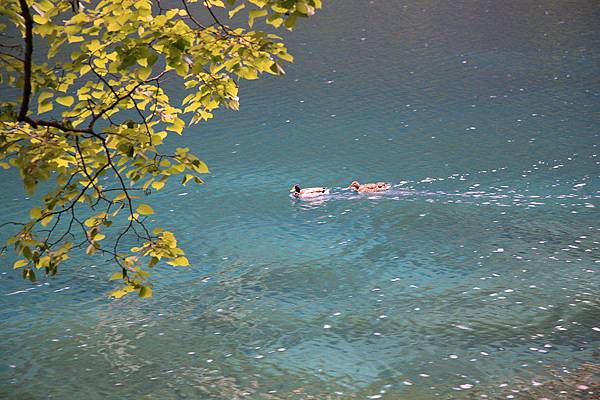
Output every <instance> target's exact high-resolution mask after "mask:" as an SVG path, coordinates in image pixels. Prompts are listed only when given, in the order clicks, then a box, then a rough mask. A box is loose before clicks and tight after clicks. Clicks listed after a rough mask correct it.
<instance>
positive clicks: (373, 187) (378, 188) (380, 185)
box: [348, 181, 392, 193]
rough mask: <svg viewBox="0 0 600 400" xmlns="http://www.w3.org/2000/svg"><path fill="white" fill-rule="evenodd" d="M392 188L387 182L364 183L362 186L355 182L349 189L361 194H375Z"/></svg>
mask: <svg viewBox="0 0 600 400" xmlns="http://www.w3.org/2000/svg"><path fill="white" fill-rule="evenodd" d="M391 187H392V185H390V184H389V183H386V182H376V183H363V184H360V183H359V182H358V181H353V182H352V183H351V184H350V186H348V189H352V190H355V191H357V192H359V193H375V192H385V191H386V190H389V189H390V188H391Z"/></svg>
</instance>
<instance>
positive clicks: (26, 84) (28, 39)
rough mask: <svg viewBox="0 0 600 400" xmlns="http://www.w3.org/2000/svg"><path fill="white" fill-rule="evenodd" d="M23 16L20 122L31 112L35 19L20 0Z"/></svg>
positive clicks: (24, 2)
mask: <svg viewBox="0 0 600 400" xmlns="http://www.w3.org/2000/svg"><path fill="white" fill-rule="evenodd" d="M19 5H20V6H21V15H22V16H23V19H24V22H25V54H24V59H23V99H22V100H21V109H20V111H19V118H18V120H19V121H25V119H26V118H27V111H28V110H29V98H30V97H31V59H32V55H33V18H31V13H30V12H29V6H28V5H27V1H26V0H19Z"/></svg>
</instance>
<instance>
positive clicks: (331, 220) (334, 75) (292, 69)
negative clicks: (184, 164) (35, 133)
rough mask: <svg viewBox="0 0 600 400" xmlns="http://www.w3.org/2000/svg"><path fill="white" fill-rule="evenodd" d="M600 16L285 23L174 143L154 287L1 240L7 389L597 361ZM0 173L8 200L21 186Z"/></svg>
mask: <svg viewBox="0 0 600 400" xmlns="http://www.w3.org/2000/svg"><path fill="white" fill-rule="evenodd" d="M599 21H600V8H598V6H597V3H596V2H594V1H572V2H565V1H541V0H538V1H533V0H511V1H501V2H499V1H468V0H458V1H453V2H434V1H419V2H405V1H392V0H389V1H383V0H376V1H370V2H369V1H342V0H336V1H327V2H326V4H325V9H324V10H323V11H322V12H321V13H320V14H319V15H318V16H316V17H315V18H313V19H311V20H307V21H301V23H300V26H299V28H298V29H297V31H296V32H294V33H293V34H291V35H287V34H286V37H288V39H287V40H288V45H289V47H290V49H291V51H292V53H293V54H294V55H295V56H296V62H295V63H294V64H292V65H288V66H287V68H286V69H287V72H288V74H287V75H286V76H285V77H283V78H266V79H263V80H259V81H256V82H251V83H248V82H245V83H244V84H243V85H242V87H241V94H240V97H241V103H242V109H241V110H240V111H239V112H220V113H218V115H217V118H215V119H214V120H213V121H210V122H209V123H206V124H202V125H199V126H196V127H194V128H191V129H188V130H187V131H186V133H185V135H184V137H183V138H177V139H175V140H177V142H172V143H171V144H172V145H174V146H175V145H176V146H188V147H190V148H191V149H192V150H193V151H194V152H195V153H196V154H198V155H199V156H200V158H202V159H203V160H205V161H206V162H207V164H208V165H209V167H210V169H211V174H210V175H209V176H207V178H206V185H203V186H188V187H185V188H183V187H179V186H177V185H171V186H169V187H167V188H166V190H165V191H164V192H161V193H156V194H152V196H151V200H152V201H153V202H154V203H153V205H155V210H156V211H157V212H160V217H159V218H158V221H156V223H157V225H161V226H164V227H169V228H172V229H174V230H175V231H176V232H177V233H178V237H179V239H180V242H181V244H182V245H183V247H184V249H186V251H187V253H188V255H189V258H190V260H191V262H192V264H193V265H192V266H191V267H189V268H177V269H173V268H168V267H165V268H160V269H159V270H157V271H156V274H155V279H154V283H155V288H154V298H153V299H152V300H141V299H138V298H136V297H130V298H125V299H124V300H121V301H114V300H110V299H107V298H106V293H107V292H108V291H109V290H110V289H111V288H112V286H111V284H110V283H109V282H108V281H107V280H108V277H109V276H110V275H111V274H112V273H113V272H114V271H115V268H114V266H113V265H111V264H110V263H104V262H102V261H101V260H99V259H92V258H87V257H84V256H78V257H74V258H73V259H72V260H71V262H70V265H69V266H64V267H63V269H62V271H61V273H59V275H58V276H57V277H55V278H52V279H43V280H41V281H40V282H39V283H38V284H31V283H29V282H27V281H23V280H21V279H20V277H19V276H18V274H16V273H14V272H13V271H12V267H11V266H12V259H11V257H7V258H4V259H3V260H2V271H1V275H0V306H1V307H0V317H1V318H2V328H1V331H0V343H1V344H0V360H1V361H0V397H2V398H11V399H28V398H46V397H52V398H59V399H64V398H73V399H75V398H83V397H84V396H85V398H87V399H90V400H91V399H108V398H111V399H121V398H147V399H150V398H153V399H181V398H192V399H194V398H195V399H198V398H202V399H236V398H253V399H254V398H256V399H309V398H314V399H326V398H334V399H336V398H340V399H343V398H357V399H361V398H363V399H365V398H385V399H431V398H443V399H450V398H456V399H461V398H472V397H477V398H479V396H480V395H481V394H484V395H487V396H489V397H488V398H506V397H507V396H513V398H529V397H527V396H526V395H524V394H523V392H522V387H523V386H525V387H527V386H536V385H538V383H543V382H544V376H545V375H544V373H545V372H544V371H545V370H546V369H547V368H553V369H555V370H558V371H560V372H561V373H562V374H565V375H568V374H569V373H570V372H572V371H574V370H576V369H577V368H578V367H579V366H580V365H581V364H582V363H586V362H597V361H598V359H599V357H598V351H599V345H600V302H599V298H598V284H599V282H600V281H599V279H598V275H599V273H600V264H599V261H600V258H599V257H598V252H599V247H600V246H599V241H600V232H599V229H600V224H599V222H600V218H599V214H598V207H599V206H600V201H599V199H600V178H599V171H600V168H599V163H600V148H599V145H600V136H599V135H600V130H599V126H600V124H599V123H598V117H599V111H600V24H599V23H598V22H599ZM1 179H2V182H3V189H2V190H1V191H0V201H1V204H2V211H0V219H2V220H6V219H8V218H11V219H15V218H17V217H19V216H21V215H23V210H24V209H25V208H27V207H31V206H32V201H30V200H27V199H26V198H25V195H24V194H23V191H22V189H21V186H20V182H19V181H18V179H17V178H16V176H15V175H14V174H11V173H7V172H2V175H1ZM353 179H358V180H361V181H365V182H368V181H373V180H383V181H388V182H391V183H393V184H394V185H395V187H394V189H393V190H392V191H391V192H389V193H386V194H385V195H381V196H368V195H367V196H365V195H352V194H350V193H349V192H347V191H342V190H341V188H342V187H344V186H347V185H348V184H349V183H350V181H352V180H353ZM294 183H300V184H301V185H303V186H319V185H325V186H331V187H333V188H334V192H335V193H336V194H335V195H332V196H330V197H328V198H326V199H324V200H323V201H313V202H306V201H297V200H293V199H291V198H289V197H288V189H289V188H290V187H291V186H292V185H293V184H294ZM72 270H77V271H78V274H77V276H76V275H75V274H74V273H72V272H73V271H72ZM519 385H520V386H519ZM517 386H518V387H517ZM514 390H520V391H519V392H514ZM572 390H573V393H575V390H576V389H575V388H573V389H572ZM573 393H571V392H569V394H565V396H567V397H565V398H573V397H570V396H574V395H573ZM579 393H580V394H581V393H582V392H581V390H579ZM379 396H381V397H379ZM557 396H558V394H557ZM590 396H594V395H590ZM508 398H511V397H508ZM553 398H554V397H553ZM590 398H592V397H590Z"/></svg>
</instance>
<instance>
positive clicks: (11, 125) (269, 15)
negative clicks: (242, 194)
mask: <svg viewBox="0 0 600 400" xmlns="http://www.w3.org/2000/svg"><path fill="white" fill-rule="evenodd" d="M319 8H321V0H224V1H221V0H204V1H202V0H200V1H197V0H171V1H166V0H162V1H161V0H157V1H156V2H152V1H151V0H94V1H89V0H71V1H69V2H67V1H63V0H3V1H2V5H1V8H0V18H1V19H0V34H1V35H2V36H0V39H1V40H0V42H1V43H2V44H0V65H1V68H0V84H1V85H2V86H3V89H2V91H3V93H13V94H14V98H12V99H11V98H9V99H5V98H3V99H2V101H1V103H0V167H2V168H6V169H8V168H16V169H17V170H18V171H19V173H20V176H21V178H22V180H23V183H24V185H25V188H26V190H27V192H28V193H29V194H30V195H33V194H34V192H35V191H36V188H45V190H48V191H47V192H45V193H43V194H42V195H41V196H40V197H39V198H41V200H40V204H39V206H37V207H35V208H32V209H31V210H30V212H29V220H28V221H25V222H17V221H9V222H7V223H5V224H4V225H3V226H5V227H6V226H7V227H13V228H14V229H15V232H13V234H12V236H11V237H10V238H9V240H8V242H7V244H6V246H5V249H6V248H7V247H9V246H11V247H14V249H15V252H16V253H17V255H18V260H17V261H16V262H15V264H14V268H15V269H21V270H22V275H23V277H24V278H29V279H31V280H32V281H35V280H36V271H38V270H42V271H43V272H45V273H46V274H49V275H54V274H55V273H56V272H57V269H58V267H59V266H60V265H61V264H62V263H63V262H64V261H65V260H67V259H68V258H69V253H70V252H71V251H72V250H73V249H76V248H80V247H84V248H86V252H87V254H89V255H92V254H94V253H97V254H100V255H107V256H109V257H111V258H112V259H113V260H114V262H115V264H116V265H117V266H118V268H119V270H118V271H117V272H116V273H115V274H114V275H113V276H112V278H111V279H113V280H122V281H123V283H124V285H122V286H121V287H119V288H118V289H116V290H114V291H113V292H112V296H114V297H122V296H124V295H126V294H127V293H131V292H137V293H138V294H139V295H140V296H141V297H149V296H151V295H152V289H151V287H152V284H151V283H150V282H149V280H148V277H149V275H150V273H149V269H152V268H153V267H155V266H156V265H157V264H159V263H160V262H166V263H167V264H170V265H173V266H185V265H188V264H189V261H188V259H187V258H186V257H185V255H184V252H183V250H182V249H180V248H179V247H178V244H177V240H176V238H175V236H174V234H173V233H171V232H168V231H164V230H162V229H160V228H155V229H153V230H151V229H150V227H148V226H147V219H148V218H149V216H150V215H152V214H154V210H153V208H152V207H151V206H150V205H148V204H144V203H140V200H138V199H139V198H141V197H142V196H143V193H144V191H147V190H154V191H159V190H161V189H163V188H164V187H165V184H166V183H167V181H169V180H170V179H171V178H175V177H177V179H178V180H180V182H181V184H183V185H186V184H188V183H189V182H192V181H193V182H195V183H198V184H201V183H203V181H202V179H201V177H200V175H201V174H204V173H207V172H208V168H207V166H206V164H205V163H204V162H202V161H201V160H200V159H198V157H196V156H195V155H193V154H191V153H190V151H189V149H187V148H177V149H176V150H175V152H173V153H170V154H165V153H163V152H161V145H162V144H163V142H164V141H165V140H166V139H167V136H168V135H169V134H178V135H181V134H182V133H183V130H184V128H185V126H186V124H187V125H191V124H196V123H199V122H201V121H204V120H208V119H209V118H212V117H213V111H214V110H215V109H217V108H218V107H221V106H223V107H227V108H231V109H234V110H237V109H238V107H239V99H238V83H239V81H240V80H243V79H257V78H258V77H259V76H260V75H261V74H264V73H267V74H274V75H280V74H283V73H284V71H283V68H282V66H281V63H282V62H283V61H292V56H291V55H290V54H289V53H288V52H287V50H286V47H285V46H284V44H283V43H282V40H281V38H280V37H278V36H276V35H274V34H270V33H266V32H264V31H253V30H250V29H251V28H252V27H253V25H254V24H255V22H256V21H257V20H262V21H264V22H265V23H266V24H269V25H271V26H273V27H275V28H280V27H284V28H287V29H289V30H291V29H293V28H294V26H295V24H296V20H297V19H298V18H303V17H308V16H312V15H313V14H314V12H315V9H319ZM240 12H241V13H240ZM238 13H239V14H238ZM236 14H238V15H237V16H236ZM242 15H245V18H242V17H240V16H242ZM232 19H234V20H233V21H232ZM234 21H237V22H238V25H245V22H246V21H247V24H248V26H249V28H250V29H245V28H243V27H233V26H231V25H230V22H234ZM174 85H175V86H179V85H180V86H181V88H183V89H185V91H186V92H187V95H186V96H185V97H184V98H183V99H180V100H177V101H175V100H173V99H172V98H174V97H175V96H172V95H170V93H169V88H170V87H173V86H174ZM3 97H5V96H4V95H3ZM42 182H47V183H46V184H44V185H40V183H42ZM45 190H44V191H45ZM110 238H113V239H110ZM127 243H129V245H127ZM132 243H135V247H130V246H131V244H132Z"/></svg>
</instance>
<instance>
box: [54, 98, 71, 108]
mask: <svg viewBox="0 0 600 400" xmlns="http://www.w3.org/2000/svg"><path fill="white" fill-rule="evenodd" d="M56 102H57V103H58V104H60V105H63V106H65V107H70V106H72V105H73V96H63V97H57V98H56Z"/></svg>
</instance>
